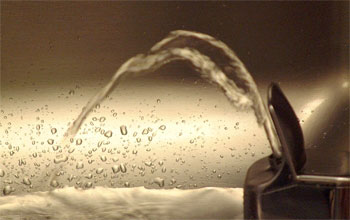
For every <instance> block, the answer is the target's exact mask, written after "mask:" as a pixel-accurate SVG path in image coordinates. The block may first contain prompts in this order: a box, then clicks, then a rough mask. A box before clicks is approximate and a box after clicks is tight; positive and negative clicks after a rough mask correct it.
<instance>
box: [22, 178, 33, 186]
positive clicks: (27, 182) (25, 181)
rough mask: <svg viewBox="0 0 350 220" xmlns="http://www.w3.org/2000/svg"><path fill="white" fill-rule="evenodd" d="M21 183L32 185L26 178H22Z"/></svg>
mask: <svg viewBox="0 0 350 220" xmlns="http://www.w3.org/2000/svg"><path fill="white" fill-rule="evenodd" d="M23 183H24V184H25V185H30V184H32V182H31V181H30V179H29V178H28V177H24V178H23Z"/></svg>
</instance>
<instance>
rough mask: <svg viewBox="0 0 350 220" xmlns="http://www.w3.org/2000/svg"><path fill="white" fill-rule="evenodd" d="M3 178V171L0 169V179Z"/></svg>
mask: <svg viewBox="0 0 350 220" xmlns="http://www.w3.org/2000/svg"><path fill="white" fill-rule="evenodd" d="M4 176H5V171H4V170H2V169H0V177H4Z"/></svg>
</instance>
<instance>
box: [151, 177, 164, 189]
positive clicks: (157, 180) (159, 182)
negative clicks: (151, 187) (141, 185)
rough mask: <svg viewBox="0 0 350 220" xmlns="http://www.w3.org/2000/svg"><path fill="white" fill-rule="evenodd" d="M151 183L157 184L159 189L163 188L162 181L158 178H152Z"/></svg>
mask: <svg viewBox="0 0 350 220" xmlns="http://www.w3.org/2000/svg"><path fill="white" fill-rule="evenodd" d="M153 182H154V183H155V184H157V185H158V186H159V187H164V179H162V178H160V177H156V178H154V180H153Z"/></svg>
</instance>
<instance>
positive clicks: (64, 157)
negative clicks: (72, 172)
mask: <svg viewBox="0 0 350 220" xmlns="http://www.w3.org/2000/svg"><path fill="white" fill-rule="evenodd" d="M60 157H61V158H60ZM67 160H68V156H62V155H60V156H57V157H56V158H55V159H54V160H53V162H54V163H55V164H59V163H63V162H66V161H67Z"/></svg>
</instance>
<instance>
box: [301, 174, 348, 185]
mask: <svg viewBox="0 0 350 220" xmlns="http://www.w3.org/2000/svg"><path fill="white" fill-rule="evenodd" d="M296 180H297V181H301V182H310V183H319V184H334V185H349V184H350V177H337V176H317V175H297V176H296Z"/></svg>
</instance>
